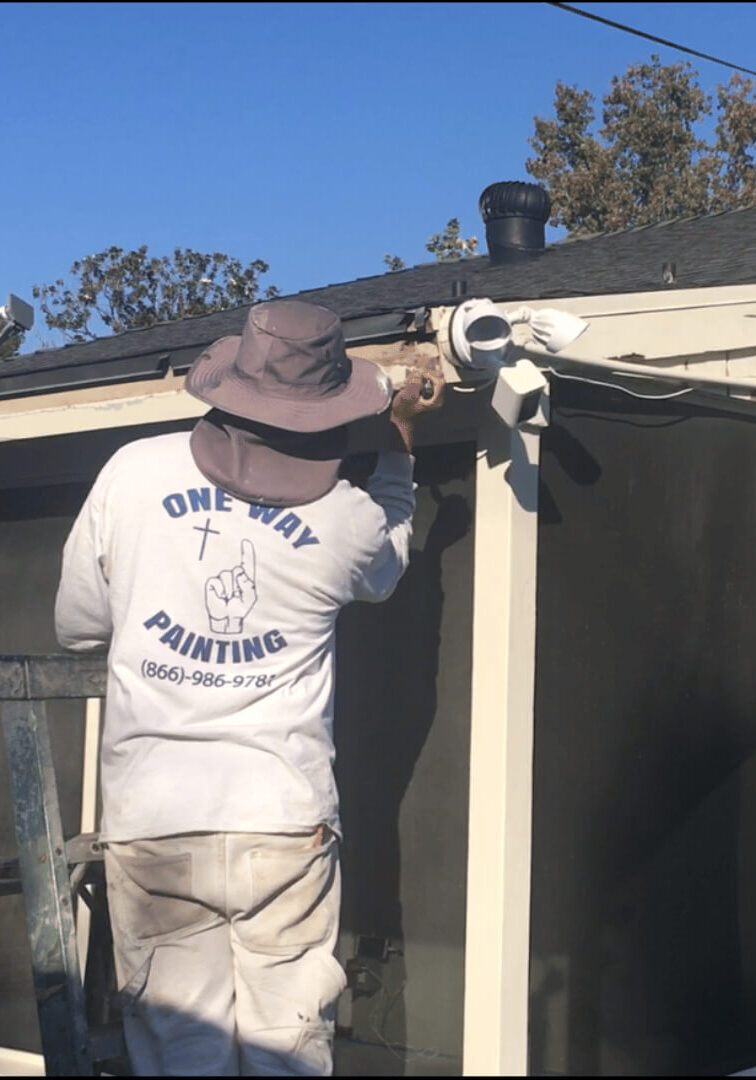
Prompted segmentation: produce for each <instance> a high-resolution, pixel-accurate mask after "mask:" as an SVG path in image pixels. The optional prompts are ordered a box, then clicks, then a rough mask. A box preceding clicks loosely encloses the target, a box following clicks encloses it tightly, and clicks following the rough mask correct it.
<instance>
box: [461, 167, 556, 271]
mask: <svg viewBox="0 0 756 1080" xmlns="http://www.w3.org/2000/svg"><path fill="white" fill-rule="evenodd" d="M479 205H480V213H481V216H482V217H483V221H484V222H485V225H486V240H487V242H488V254H489V258H490V260H491V262H492V263H499V262H505V261H506V259H507V256H508V253H509V252H511V251H512V249H513V248H514V249H516V250H520V251H522V250H526V251H538V250H541V249H542V248H543V247H544V246H545V225H546V222H547V221H548V220H549V215H550V213H551V199H550V198H549V193H548V192H547V191H546V190H545V189H544V188H542V187H540V186H539V185H538V184H526V183H524V182H522V181H520V180H506V181H502V182H501V183H498V184H489V186H488V187H487V188H486V189H485V191H484V192H483V194H482V195H481V196H480V203H479Z"/></svg>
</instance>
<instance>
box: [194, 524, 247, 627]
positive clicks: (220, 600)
mask: <svg viewBox="0 0 756 1080" xmlns="http://www.w3.org/2000/svg"><path fill="white" fill-rule="evenodd" d="M256 602H257V586H256V585H255V549H254V548H253V547H252V542H251V541H250V540H242V542H241V563H240V564H239V565H238V566H234V567H232V568H231V569H230V570H221V572H220V573H219V574H218V575H217V577H211V578H208V579H207V581H206V582H205V606H206V607H207V614H208V617H209V619H210V629H211V630H212V631H213V632H214V633H216V634H240V633H241V632H242V630H243V629H244V619H245V618H246V616H247V615H249V613H250V611H251V610H252V608H253V607H254V606H255V603H256Z"/></svg>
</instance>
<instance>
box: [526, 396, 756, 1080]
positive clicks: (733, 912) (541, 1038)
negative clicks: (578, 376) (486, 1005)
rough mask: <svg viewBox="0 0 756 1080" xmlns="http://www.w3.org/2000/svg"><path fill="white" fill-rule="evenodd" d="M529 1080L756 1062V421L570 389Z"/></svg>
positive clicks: (541, 683)
mask: <svg viewBox="0 0 756 1080" xmlns="http://www.w3.org/2000/svg"><path fill="white" fill-rule="evenodd" d="M552 405H553V414H552V424H551V426H550V427H549V429H548V431H547V432H546V433H545V434H544V436H543V444H542V458H541V498H540V511H539V553H538V599H537V603H538V630H537V668H536V708H535V759H534V821H533V874H532V925H531V976H530V979H531V1008H530V1071H531V1072H532V1073H533V1074H536V1075H543V1074H563V1075H573V1076H579V1075H593V1076H599V1075H600V1076H618V1075H622V1076H641V1075H645V1076H650V1075H657V1076H659V1075H670V1076H671V1075H720V1076H721V1075H725V1074H727V1073H729V1072H734V1071H736V1070H738V1069H742V1068H746V1067H748V1066H752V1065H753V1064H754V1062H756V1032H755V1031H754V1027H753V1022H752V1018H753V1009H754V1006H755V1005H756V722H755V721H754V701H755V700H756V668H755V667H754V663H753V657H754V654H755V653H756V605H754V602H753V597H754V595H756V554H755V553H754V536H755V535H756V499H754V492H755V491H756V418H755V417H754V413H753V411H752V409H751V410H749V411H748V412H746V411H745V410H743V409H742V407H741V410H740V411H734V410H733V411H730V410H726V411H725V410H723V409H722V408H721V403H720V402H718V401H716V399H710V400H709V401H708V402H707V400H706V399H705V398H703V397H699V398H697V399H695V400H694V399H691V398H684V399H678V400H676V401H674V400H673V401H664V402H658V403H650V402H641V401H639V400H635V399H631V398H628V397H626V396H624V395H622V394H620V393H618V392H612V391H607V390H603V389H600V388H595V387H589V386H585V385H577V384H569V385H564V384H560V383H556V384H555V386H554V387H553V390H552Z"/></svg>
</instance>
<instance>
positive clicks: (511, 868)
mask: <svg viewBox="0 0 756 1080" xmlns="http://www.w3.org/2000/svg"><path fill="white" fill-rule="evenodd" d="M539 441H540V440H539V436H538V435H537V434H535V433H529V432H522V431H518V432H514V433H512V434H511V435H510V432H509V431H508V430H507V429H506V428H505V427H504V425H503V424H498V423H494V424H491V426H490V428H489V429H488V430H487V431H486V432H485V434H484V435H483V436H482V437H481V440H480V442H479V447H480V448H481V449H482V450H484V451H486V452H487V453H481V454H480V455H479V460H478V468H477V472H476V493H475V505H476V513H475V579H474V600H473V675H472V710H471V713H472V715H471V734H470V806H469V823H468V837H469V848H468V869H467V930H466V941H465V1015H464V1070H463V1071H464V1075H465V1076H478V1075H479V1076H524V1075H526V1073H527V1060H528V971H529V949H530V861H531V816H532V764H533V763H532V759H533V703H534V683H535V597H536V545H537V529H538V522H537V516H538V515H537V508H538V457H539Z"/></svg>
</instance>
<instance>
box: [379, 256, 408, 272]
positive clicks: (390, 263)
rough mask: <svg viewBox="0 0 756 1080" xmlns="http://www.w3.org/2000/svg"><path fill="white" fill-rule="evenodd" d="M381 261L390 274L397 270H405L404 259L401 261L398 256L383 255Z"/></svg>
mask: <svg viewBox="0 0 756 1080" xmlns="http://www.w3.org/2000/svg"><path fill="white" fill-rule="evenodd" d="M383 261H384V263H385V264H386V266H387V267H388V269H389V272H390V273H392V274H393V273H394V272H395V271H397V270H405V269H406V266H405V263H404V259H401V258H400V257H399V256H398V255H384V256H383Z"/></svg>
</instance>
